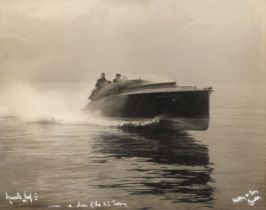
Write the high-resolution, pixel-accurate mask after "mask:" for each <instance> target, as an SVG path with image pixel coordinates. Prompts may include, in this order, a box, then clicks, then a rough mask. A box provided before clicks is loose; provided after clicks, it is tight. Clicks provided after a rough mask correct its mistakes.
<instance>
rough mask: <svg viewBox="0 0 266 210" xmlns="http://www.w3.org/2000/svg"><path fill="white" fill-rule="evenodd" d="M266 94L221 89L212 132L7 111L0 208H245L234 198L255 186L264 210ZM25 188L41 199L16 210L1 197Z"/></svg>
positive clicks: (0, 126) (0, 144)
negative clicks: (27, 115) (27, 117)
mask: <svg viewBox="0 0 266 210" xmlns="http://www.w3.org/2000/svg"><path fill="white" fill-rule="evenodd" d="M265 90H266V89H265V86H263V85H257V86H230V87H228V86H227V87H224V86H217V87H215V92H214V93H213V95H212V96H211V122H210V128H209V129H208V130H207V131H193V132H192V131H187V132H184V131H176V130H165V129H160V128H157V127H156V126H149V127H146V126H145V125H146V124H147V123H148V124H149V122H142V123H140V122H134V123H132V124H126V125H125V122H119V123H118V122H112V121H106V120H98V119H90V120H89V121H87V122H86V121H84V120H82V121H67V120H66V121H60V120H58V121H57V119H51V118H50V116H49V117H48V118H47V120H40V119H39V120H35V121H34V120H32V119H31V120H30V121H28V120H26V121H25V120H23V119H22V120H21V119H19V118H18V117H7V116H3V115H2V117H0V157H1V161H0V185H1V188H0V209H35V208H37V209H48V206H49V205H54V204H57V205H61V207H62V208H61V209H66V208H65V207H64V206H66V205H68V204H70V203H71V204H73V205H74V204H77V203H78V202H82V203H89V202H90V201H99V202H103V201H106V202H107V201H112V200H116V201H117V202H119V201H120V202H122V203H126V204H127V206H128V207H127V208H125V207H119V208H118V207H102V208H100V209H139V210H140V209H142V210H144V209H181V210H182V209H239V210H240V209H241V210H242V209H248V208H251V207H250V206H249V205H248V203H247V202H245V201H244V202H241V203H233V202H232V198H234V197H236V196H241V195H244V194H245V193H248V191H249V190H258V191H259V195H260V197H261V199H260V200H258V201H257V202H256V203H255V205H254V206H253V208H254V209H256V210H257V209H258V210H260V209H265V206H266V205H265V204H266V202H265V199H266V196H265V195H266V155H265V151H266V139H265V137H266V96H265V92H266V91H265ZM24 191H26V192H32V193H35V192H36V193H38V200H37V201H33V203H32V204H31V203H30V204H29V203H22V202H21V200H17V201H15V203H14V204H12V205H10V204H9V202H8V200H6V199H5V193H6V192H8V193H9V194H10V195H12V194H13V195H15V194H16V193H17V192H21V193H23V192H24ZM50 207H51V206H50ZM49 209H59V208H49ZM67 209H69V208H67ZM87 209H90V208H87Z"/></svg>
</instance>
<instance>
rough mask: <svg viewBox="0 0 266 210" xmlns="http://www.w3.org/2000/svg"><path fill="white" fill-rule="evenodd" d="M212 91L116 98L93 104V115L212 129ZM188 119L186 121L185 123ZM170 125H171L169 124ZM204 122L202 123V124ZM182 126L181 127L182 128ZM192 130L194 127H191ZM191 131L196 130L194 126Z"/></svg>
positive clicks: (112, 96)
mask: <svg viewBox="0 0 266 210" xmlns="http://www.w3.org/2000/svg"><path fill="white" fill-rule="evenodd" d="M210 93H211V90H208V89H206V90H205V89H202V90H189V91H176V92H153V93H142V94H113V95H109V96H107V97H103V98H101V99H99V100H96V101H93V102H90V103H89V104H88V106H87V109H89V110H90V111H92V112H94V113H95V112H96V113H98V114H101V115H104V116H109V117H116V118H135V119H136V118H138V119H140V118H155V117H162V118H163V119H167V123H168V124H169V126H171V123H172V122H179V124H180V120H181V121H182V123H183V125H184V122H186V121H187V122H189V123H190V122H196V127H198V128H196V129H192V130H205V129H207V128H208V125H209V95H210ZM184 119H185V121H184ZM170 122H171V123H170ZM201 122H202V123H201ZM182 123H181V124H182ZM190 127H191V126H190ZM192 128H195V127H193V125H192Z"/></svg>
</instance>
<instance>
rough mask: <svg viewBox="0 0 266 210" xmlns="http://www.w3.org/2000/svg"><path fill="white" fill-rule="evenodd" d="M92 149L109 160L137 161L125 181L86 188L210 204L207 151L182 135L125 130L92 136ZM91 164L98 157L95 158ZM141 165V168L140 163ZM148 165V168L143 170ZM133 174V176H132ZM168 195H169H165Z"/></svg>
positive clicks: (209, 167) (103, 159) (161, 130)
mask: <svg viewBox="0 0 266 210" xmlns="http://www.w3.org/2000/svg"><path fill="white" fill-rule="evenodd" d="M93 149H94V150H95V151H97V152H99V153H102V154H104V157H103V158H101V161H102V162H104V161H105V160H108V159H109V158H135V159H136V158H138V161H137V162H140V164H136V167H133V168H130V169H127V168H126V171H127V172H128V174H129V175H130V174H132V175H131V176H130V177H129V178H130V179H131V180H130V181H128V182H124V183H123V182H121V180H118V182H117V183H116V182H114V183H111V184H109V185H108V184H104V183H100V184H98V185H94V184H92V185H90V186H94V187H100V188H119V189H121V190H126V191H129V192H130V193H131V194H137V195H143V194H152V195H158V196H160V197H164V199H170V200H172V201H175V202H201V203H202V202H210V201H212V200H213V198H212V194H213V189H212V188H211V187H210V186H209V185H208V183H209V182H210V181H211V177H210V174H211V172H212V167H211V164H210V162H209V155H208V148H207V147H206V146H205V145H202V144H200V143H199V142H197V141H196V140H195V139H193V137H192V136H190V135H189V134H188V133H186V132H178V131H169V130H163V129H160V130H159V129H158V128H156V129H149V130H147V129H126V130H123V131H120V132H118V133H104V134H98V135H96V136H94V144H93ZM95 158H96V159H95V161H96V162H97V161H98V158H97V157H95ZM143 162H145V163H146V164H144V167H143V166H142V165H141V163H143ZM147 163H150V164H149V166H148V167H145V166H146V165H147ZM133 174H134V175H133ZM168 193H170V194H171V196H168Z"/></svg>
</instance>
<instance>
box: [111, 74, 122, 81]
mask: <svg viewBox="0 0 266 210" xmlns="http://www.w3.org/2000/svg"><path fill="white" fill-rule="evenodd" d="M119 82H122V79H121V74H116V75H115V78H114V79H113V83H119Z"/></svg>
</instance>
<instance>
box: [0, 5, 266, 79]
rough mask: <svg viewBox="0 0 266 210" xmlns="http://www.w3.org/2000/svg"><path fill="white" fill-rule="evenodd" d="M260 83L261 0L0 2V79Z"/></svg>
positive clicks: (265, 22) (263, 61) (265, 53)
mask: <svg viewBox="0 0 266 210" xmlns="http://www.w3.org/2000/svg"><path fill="white" fill-rule="evenodd" d="M101 72H106V73H107V76H108V77H109V78H110V79H111V77H113V75H114V74H115V73H116V72H120V73H122V74H126V75H128V77H135V78H139V77H144V78H146V79H157V80H159V79H162V80H167V79H170V80H177V81H178V82H179V83H189V84H191V83H195V84H196V83H217V82H219V83H227V82H228V83H234V82H237V83H238V82H243V83H250V82H265V81H266V1H265V0H167V1H166V0H132V1H127V0H17V1H15V0H0V80H1V79H2V80H6V81H8V80H11V79H12V80H13V79H18V80H56V81H57V80H60V81H69V80H77V81H78V80H85V81H86V80H88V81H93V80H95V78H96V77H98V74H100V73H101Z"/></svg>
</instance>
